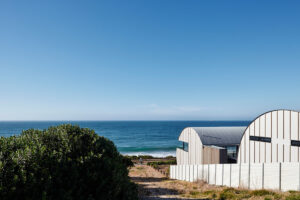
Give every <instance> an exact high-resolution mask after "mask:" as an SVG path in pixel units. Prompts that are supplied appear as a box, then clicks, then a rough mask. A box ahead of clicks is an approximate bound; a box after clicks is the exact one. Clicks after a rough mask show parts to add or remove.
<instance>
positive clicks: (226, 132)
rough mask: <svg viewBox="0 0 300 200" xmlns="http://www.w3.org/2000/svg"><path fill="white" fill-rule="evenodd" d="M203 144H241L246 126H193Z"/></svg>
mask: <svg viewBox="0 0 300 200" xmlns="http://www.w3.org/2000/svg"><path fill="white" fill-rule="evenodd" d="M192 128H193V129H194V130H195V131H196V132H197V133H198V135H199V137H200V139H201V142H202V144H203V145H215V146H230V145H240V142H241V139H242V136H243V134H244V131H245V130H246V128H247V127H246V126H243V127H192Z"/></svg>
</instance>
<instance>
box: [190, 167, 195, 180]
mask: <svg viewBox="0 0 300 200" xmlns="http://www.w3.org/2000/svg"><path fill="white" fill-rule="evenodd" d="M189 167H190V169H189V170H190V173H189V181H190V182H193V181H194V165H189Z"/></svg>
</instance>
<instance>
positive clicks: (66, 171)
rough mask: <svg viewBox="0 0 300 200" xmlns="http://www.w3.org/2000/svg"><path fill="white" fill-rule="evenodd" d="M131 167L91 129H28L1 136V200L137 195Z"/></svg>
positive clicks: (89, 198)
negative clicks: (19, 133) (131, 177)
mask: <svg viewBox="0 0 300 200" xmlns="http://www.w3.org/2000/svg"><path fill="white" fill-rule="evenodd" d="M132 165H133V163H132V162H131V160H130V159H128V158H124V157H123V156H122V155H120V153H119V152H118V151H117V149H116V147H115V145H114V144H113V142H111V141H110V140H108V139H106V138H104V137H101V136H98V135H97V134H95V132H94V131H92V130H90V129H83V128H80V127H78V126H72V125H60V126H57V127H50V128H49V129H47V130H33V129H31V130H27V131H24V132H23V133H22V134H21V135H19V136H12V137H7V138H5V137H1V138H0V199H1V200H6V199H7V200H8V199H10V200H14V199H25V200H27V199H28V200H29V199H32V200H35V199H39V200H40V199H42V200H48V199H49V200H52V199H53V200H54V199H55V200H56V199H57V200H60V199H64V200H65V199H66V200H71V199H80V200H81V199H82V200H83V199H87V200H97V199H101V200H109V199H111V200H114V199H115V200H117V199H124V200H125V199H128V200H131V199H132V200H133V199H137V188H136V185H135V184H134V183H133V182H131V181H130V179H129V177H128V166H132Z"/></svg>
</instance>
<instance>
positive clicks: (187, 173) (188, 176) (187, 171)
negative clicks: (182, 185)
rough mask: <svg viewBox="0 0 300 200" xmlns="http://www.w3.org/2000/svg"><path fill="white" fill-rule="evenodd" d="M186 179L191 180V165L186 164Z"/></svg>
mask: <svg viewBox="0 0 300 200" xmlns="http://www.w3.org/2000/svg"><path fill="white" fill-rule="evenodd" d="M184 180H185V181H190V167H189V165H185V178H184Z"/></svg>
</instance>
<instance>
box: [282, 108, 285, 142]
mask: <svg viewBox="0 0 300 200" xmlns="http://www.w3.org/2000/svg"><path fill="white" fill-rule="evenodd" d="M282 112H283V116H282V119H283V122H282V131H283V136H282V137H283V139H284V135H285V131H284V110H283V111H282Z"/></svg>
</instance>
